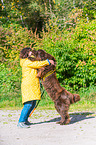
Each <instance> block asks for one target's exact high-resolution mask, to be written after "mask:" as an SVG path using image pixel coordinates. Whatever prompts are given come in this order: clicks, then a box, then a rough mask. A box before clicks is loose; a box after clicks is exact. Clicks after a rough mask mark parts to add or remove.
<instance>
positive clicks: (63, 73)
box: [37, 19, 96, 90]
mask: <svg viewBox="0 0 96 145" xmlns="http://www.w3.org/2000/svg"><path fill="white" fill-rule="evenodd" d="M84 21H85V22H84ZM68 30H69V29H68ZM68 30H63V31H62V32H61V31H59V30H58V29H57V30H53V29H52V30H50V32H49V33H46V35H43V36H44V37H43V41H42V43H38V44H37V49H38V48H42V49H44V50H46V51H47V52H48V53H50V54H52V55H53V56H54V57H55V58H56V60H57V77H58V79H59V81H60V83H62V85H64V86H66V87H68V86H70V87H72V88H73V89H74V90H77V89H79V88H81V87H89V86H90V85H96V77H95V76H96V39H95V38H96V22H95V21H94V20H93V21H91V22H89V23H86V20H85V19H84V20H81V21H79V22H78V23H77V26H76V27H75V29H74V28H70V30H69V31H68Z"/></svg>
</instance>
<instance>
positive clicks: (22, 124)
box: [17, 122, 30, 128]
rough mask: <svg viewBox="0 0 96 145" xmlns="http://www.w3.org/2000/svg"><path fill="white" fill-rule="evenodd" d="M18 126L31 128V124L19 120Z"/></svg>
mask: <svg viewBox="0 0 96 145" xmlns="http://www.w3.org/2000/svg"><path fill="white" fill-rule="evenodd" d="M17 127H20V128H30V126H29V125H26V124H25V122H18V125H17Z"/></svg>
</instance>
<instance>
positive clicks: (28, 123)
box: [25, 121, 33, 125]
mask: <svg viewBox="0 0 96 145" xmlns="http://www.w3.org/2000/svg"><path fill="white" fill-rule="evenodd" d="M25 124H26V125H32V124H33V123H30V122H29V121H26V122H25Z"/></svg>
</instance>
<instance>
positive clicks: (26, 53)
mask: <svg viewBox="0 0 96 145" xmlns="http://www.w3.org/2000/svg"><path fill="white" fill-rule="evenodd" d="M29 51H31V48H30V47H26V48H23V49H22V50H21V51H20V58H28V56H29Z"/></svg>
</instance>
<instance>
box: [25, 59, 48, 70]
mask: <svg viewBox="0 0 96 145" xmlns="http://www.w3.org/2000/svg"><path fill="white" fill-rule="evenodd" d="M47 65H50V62H49V60H44V61H30V60H28V59H27V60H26V62H25V66H27V67H31V68H34V69H39V68H42V67H44V66H47Z"/></svg>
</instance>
